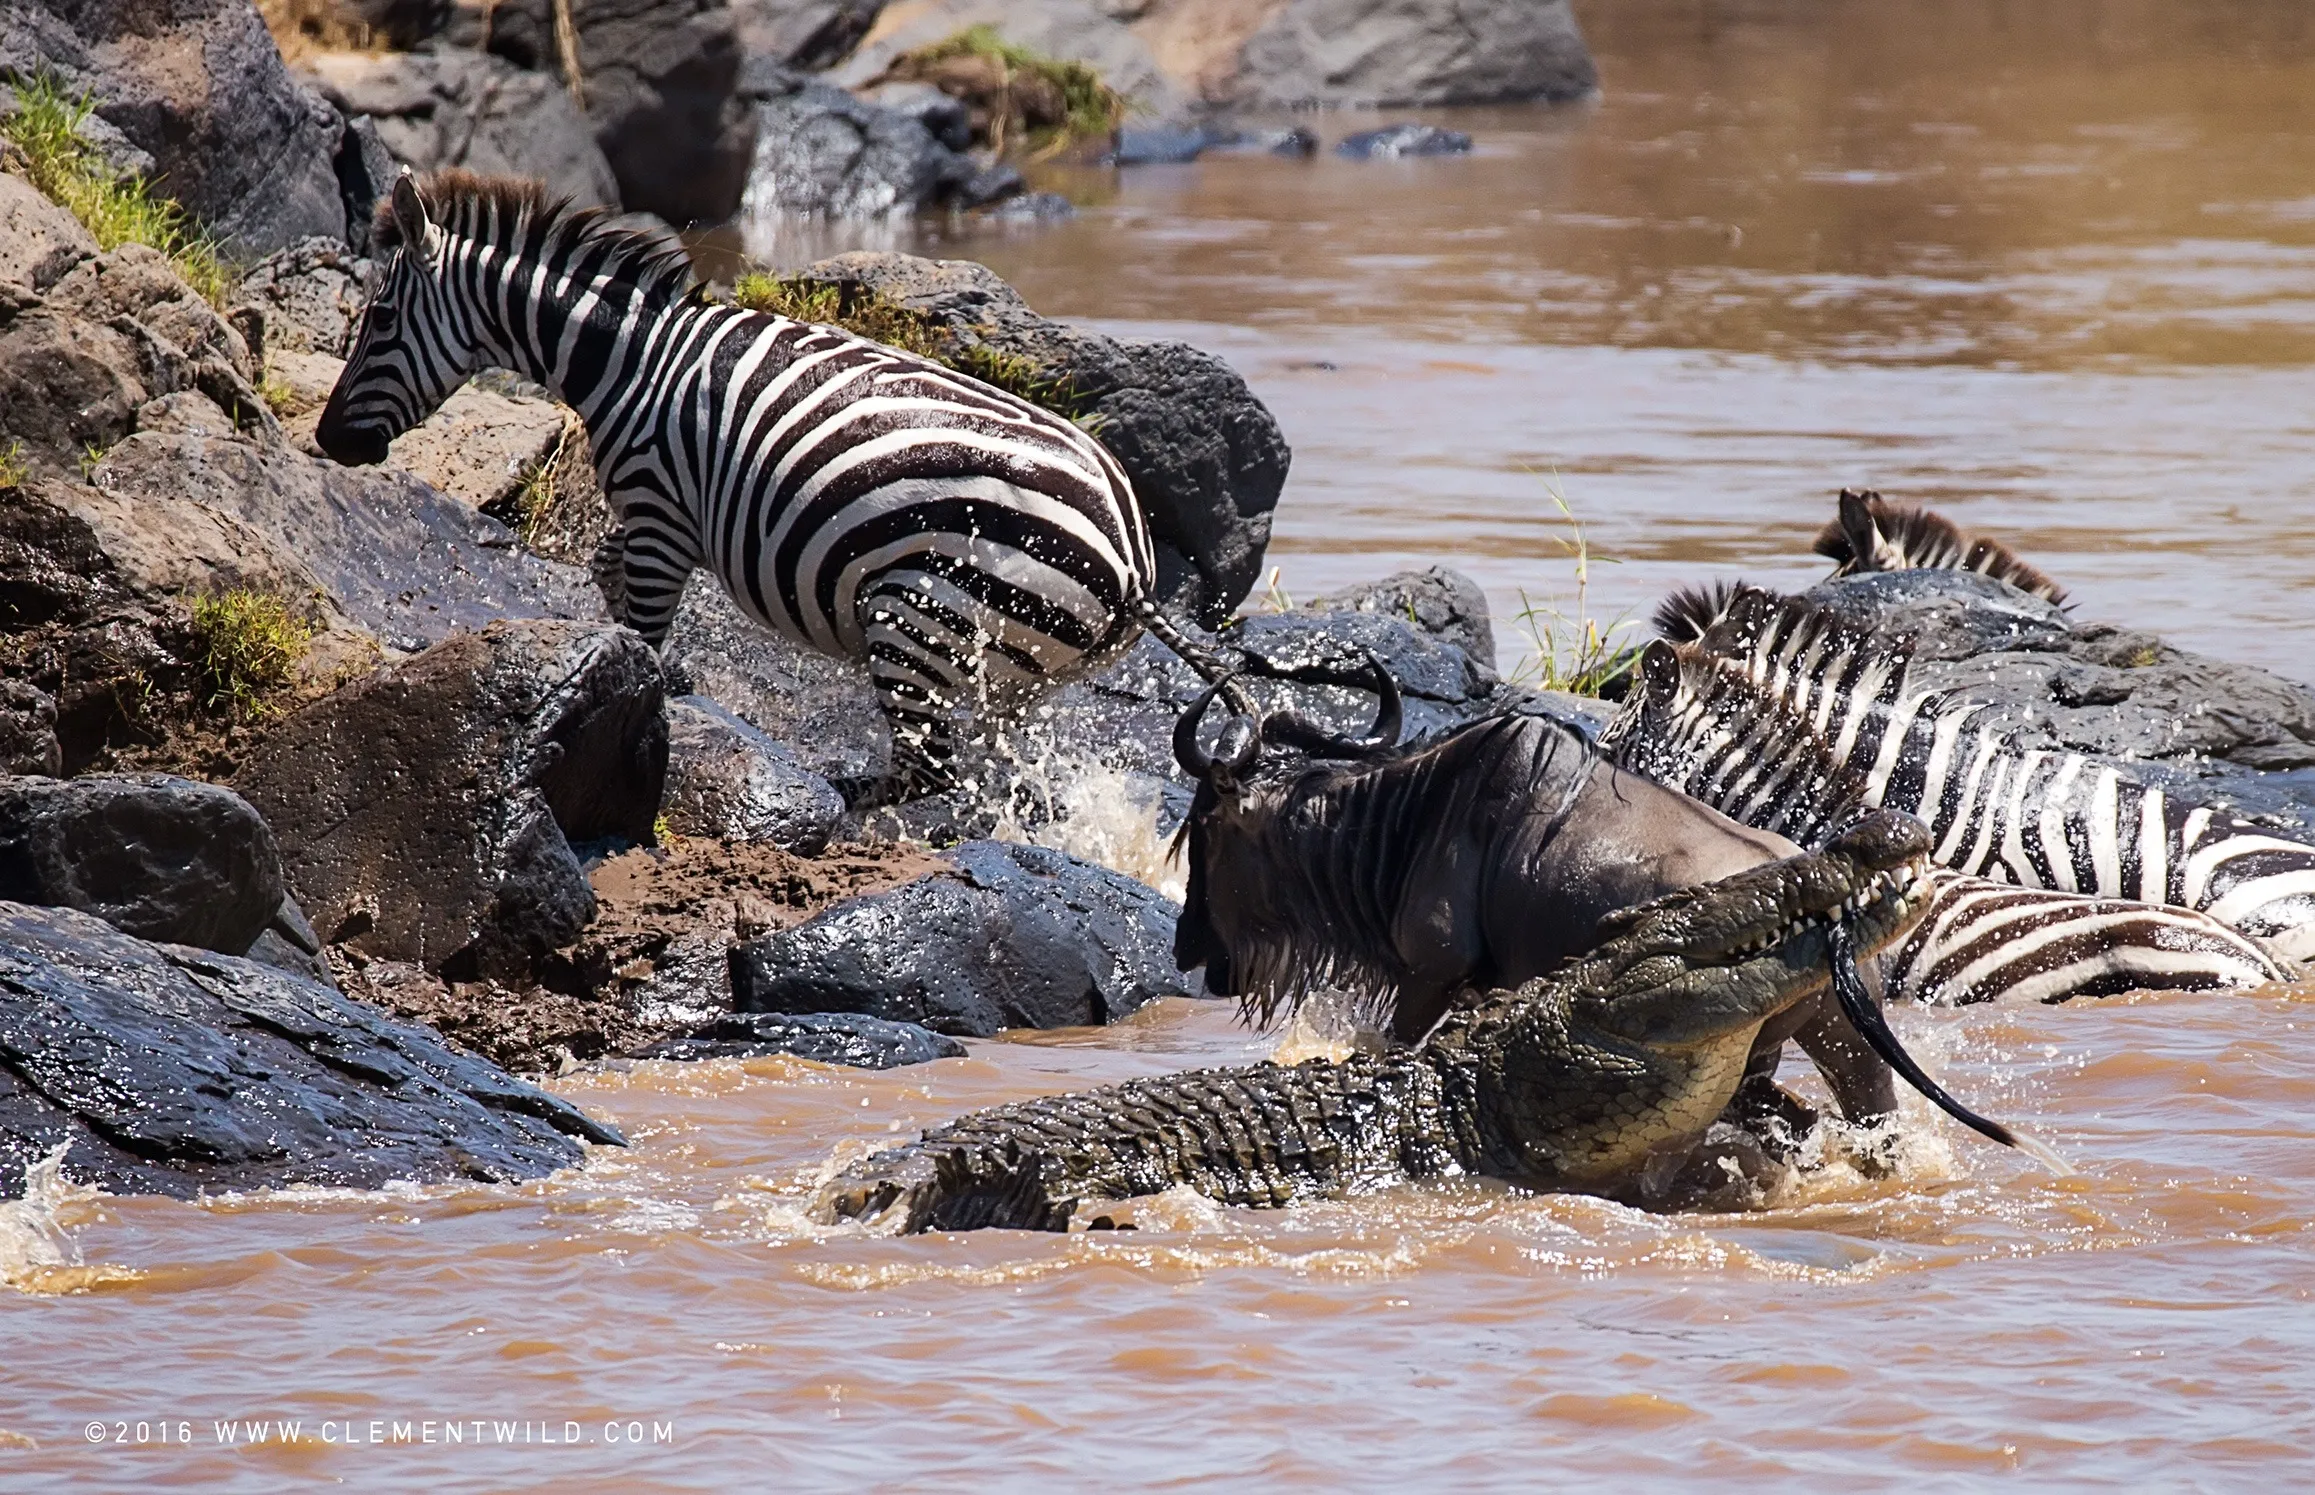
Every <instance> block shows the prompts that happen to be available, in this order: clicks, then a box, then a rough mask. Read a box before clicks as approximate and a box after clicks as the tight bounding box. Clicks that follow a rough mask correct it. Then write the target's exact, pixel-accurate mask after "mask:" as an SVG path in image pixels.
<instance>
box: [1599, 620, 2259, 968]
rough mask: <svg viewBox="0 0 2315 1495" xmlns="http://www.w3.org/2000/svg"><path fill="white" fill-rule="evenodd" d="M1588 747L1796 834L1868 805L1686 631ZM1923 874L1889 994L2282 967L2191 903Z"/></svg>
mask: <svg viewBox="0 0 2315 1495" xmlns="http://www.w3.org/2000/svg"><path fill="white" fill-rule="evenodd" d="M1723 600H1724V601H1725V600H1727V599H1723ZM1600 747H1601V749H1602V750H1603V751H1604V752H1606V753H1607V754H1608V756H1609V758H1610V759H1611V761H1613V762H1614V763H1615V764H1616V765H1617V766H1618V767H1619V768H1625V769H1629V770H1631V771H1632V772H1634V773H1638V774H1641V775H1643V776H1645V777H1647V778H1651V779H1654V780H1655V781H1656V782H1658V783H1660V784H1664V785H1666V786H1668V787H1670V788H1674V789H1678V790H1681V791H1682V792H1684V793H1686V794H1688V795H1690V796H1691V797H1693V798H1695V799H1700V800H1702V801H1703V802H1704V803H1706V804H1708V805H1711V806H1712V807H1713V808H1714V809H1716V810H1719V811H1720V812H1721V813H1722V814H1724V815H1727V816H1728V817H1729V818H1730V819H1732V820H1735V821H1738V822H1740V823H1741V824H1744V825H1749V826H1752V827H1753V828H1754V829H1756V830H1767V831H1775V832H1777V833H1778V834H1780V835H1783V836H1787V837H1789V838H1791V839H1792V840H1794V841H1796V842H1799V843H1801V844H1803V845H1810V846H1813V845H1817V844H1819V843H1821V842H1823V841H1824V840H1826V839H1827V838H1828V837H1830V836H1831V835H1833V834H1834V833H1835V832H1837V831H1839V830H1840V829H1841V828H1842V827H1843V826H1845V825H1847V824H1848V823H1849V822H1850V821H1851V820H1853V819H1854V818H1856V816H1858V815H1860V814H1862V813H1864V810H1865V808H1866V806H1865V799H1866V792H1865V789H1866V786H1865V784H1864V781H1863V780H1862V779H1860V778H1859V777H1858V776H1857V775H1856V774H1854V773H1852V772H1850V771H1848V770H1846V769H1844V768H1842V767H1841V766H1840V765H1839V764H1837V763H1836V762H1835V761H1834V760H1833V757H1832V755H1831V753H1829V752H1828V751H1827V750H1826V749H1825V747H1824V745H1823V743H1822V741H1821V740H1820V739H1819V738H1818V737H1817V735H1816V734H1815V732H1813V731H1811V730H1810V728H1809V727H1808V726H1807V725H1806V724H1804V723H1802V722H1800V721H1798V720H1797V719H1795V718H1794V716H1793V715H1792V713H1791V712H1789V711H1787V710H1785V709H1784V707H1783V706H1781V705H1779V704H1778V703H1777V702H1776V701H1775V700H1773V699H1771V698H1769V697H1768V695H1767V694H1766V693H1765V692H1764V691H1763V690H1762V689H1761V687H1759V686H1758V685H1756V684H1754V683H1753V681H1752V679H1751V677H1750V676H1748V675H1746V674H1744V673H1743V672H1742V671H1740V670H1735V669H1730V668H1727V667H1726V666H1725V663H1724V662H1723V661H1720V660H1717V659H1714V658H1713V657H1711V656H1710V655H1708V654H1706V653H1705V652H1704V651H1703V650H1702V649H1701V648H1699V647H1698V646H1696V645H1695V644H1693V643H1690V644H1685V645H1680V646H1677V647H1675V646H1674V645H1672V644H1670V643H1667V642H1664V641H1662V640H1659V641H1657V642H1656V643H1653V644H1650V645H1649V646H1648V648H1647V649H1646V650H1645V651H1644V652H1643V653H1642V656H1641V663H1640V670H1639V680H1638V685H1637V689H1635V690H1634V692H1633V693H1632V695H1630V696H1629V697H1627V698H1626V701H1625V704H1624V708H1623V710H1622V711H1621V712H1620V713H1619V714H1618V715H1617V717H1616V719H1615V720H1614V721H1613V722H1611V723H1610V724H1609V725H1608V727H1607V729H1606V730H1605V731H1604V732H1602V733H1601V734H1600ZM1928 881H1929V912H1928V914H1927V915H1926V916H1925V917H1924V918H1923V919H1922V921H1921V922H1920V923H1919V924H1918V925H1916V926H1915V927H1914V929H1913V932H1912V933H1911V934H1909V935H1907V936H1906V937H1905V939H1904V940H1903V941H1902V942H1900V943H1899V944H1897V945H1895V946H1893V947H1891V948H1890V949H1889V950H1887V951H1884V952H1883V953H1882V955H1881V957H1880V967H1881V980H1882V991H1883V992H1884V994H1885V995H1887V996H1889V997H1891V998H1898V999H1904V1000H1910V1001H1917V1002H1939V1003H1946V1004H1949V1005H1950V1004H1959V1003H1965V1002H1983V1001H1990V1000H1993V999H1995V998H1997V997H2000V998H2009V999H2012V1000H2033V1001H2044V1002H2062V1001H2065V1000H2067V999H2069V998H2072V997H2079V996H2102V995H2110V994H2112V993H2115V992H2123V991H2141V990H2165V991H2209V990H2218V989H2225V988H2237V987H2248V986H2258V985H2262V984H2264V983H2266V982H2269V981H2280V980H2283V979H2285V973H2284V971H2283V970H2282V969H2281V968H2280V967H2279V966H2278V965H2277V964H2276V963H2275V961H2274V960H2273V959H2272V958H2270V957H2269V955H2268V954H2267V952H2266V951H2265V950H2264V949H2262V948H2261V947H2260V945H2259V944H2258V942H2257V941H2255V940H2253V939H2251V938H2250V937H2248V936H2247V935H2244V934H2241V933H2239V932H2237V931H2236V930H2234V929H2233V928H2231V927H2229V926H2228V925H2226V924H2223V923H2221V922H2219V921H2218V920H2217V919H2214V918H2212V917H2211V916H2210V915H2208V914H2204V913H2198V912H2196V911H2194V910H2192V909H2184V908H2167V907H2163V906H2161V905H2159V904H2151V903H2141V902H2135V901H2131V900H2128V899H2122V898H2110V897H2097V896H2094V895H2091V894H2086V893H2067V892H2050V891H2045V890H2042V889H2036V888H2021V887H2016V886H2013V885H2011V884H2009V883H2005V882H2000V881H1996V880H1994V879H1991V878H1985V877H1973V876H1970V875H1968V874H1966V873H1962V872H1956V871H1954V870H1953V869H1952V868H1950V867H1935V868H1932V869H1931V870H1930V873H1929V879H1928Z"/></svg>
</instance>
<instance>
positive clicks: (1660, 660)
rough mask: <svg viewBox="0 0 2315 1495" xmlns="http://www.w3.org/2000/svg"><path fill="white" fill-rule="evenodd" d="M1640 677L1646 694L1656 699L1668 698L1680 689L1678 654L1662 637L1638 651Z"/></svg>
mask: <svg viewBox="0 0 2315 1495" xmlns="http://www.w3.org/2000/svg"><path fill="white" fill-rule="evenodd" d="M1640 678H1641V679H1642V680H1643V681H1645V682H1646V684H1647V690H1648V694H1649V695H1651V696H1654V697H1656V698H1657V699H1658V700H1666V701H1668V700H1670V699H1671V698H1672V697H1673V696H1675V695H1677V694H1679V691H1680V656H1679V654H1678V653H1676V652H1675V651H1674V650H1673V648H1672V646H1671V645H1670V644H1668V643H1666V642H1664V641H1663V640H1662V639H1657V640H1656V641H1655V642H1653V643H1651V644H1649V645H1648V647H1647V648H1645V649H1642V650H1641V651H1640Z"/></svg>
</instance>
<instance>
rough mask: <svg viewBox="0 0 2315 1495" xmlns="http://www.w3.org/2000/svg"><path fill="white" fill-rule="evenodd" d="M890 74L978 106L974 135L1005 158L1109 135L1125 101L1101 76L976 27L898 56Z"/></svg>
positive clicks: (974, 109)
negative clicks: (1007, 155) (1008, 155)
mask: <svg viewBox="0 0 2315 1495" xmlns="http://www.w3.org/2000/svg"><path fill="white" fill-rule="evenodd" d="M883 77H884V78H887V79H895V80H908V81H913V82H920V83H930V84H931V85H933V86H934V87H935V88H938V89H939V90H940V91H941V92H943V93H945V94H948V95H949V96H950V97H951V98H956V99H961V100H963V101H964V103H965V104H966V105H967V107H969V108H970V109H971V110H972V117H973V135H974V138H975V139H977V140H979V141H980V142H981V143H983V144H985V145H987V146H988V147H989V148H990V149H991V150H993V151H995V152H996V153H997V154H999V155H1005V154H1007V153H1011V154H1015V155H1021V156H1026V157H1028V158H1029V159H1031V160H1036V159H1039V158H1042V157H1047V156H1053V155H1057V154H1059V153H1060V152H1062V151H1065V150H1067V149H1068V148H1069V147H1071V146H1072V145H1076V144H1078V143H1080V142H1083V141H1089V140H1107V139H1108V138H1109V137H1110V136H1111V135H1112V134H1114V133H1115V132H1116V130H1117V127H1118V125H1119V124H1121V123H1123V122H1124V119H1125V113H1126V103H1125V99H1124V97H1123V96H1122V95H1120V94H1119V93H1118V92H1117V90H1115V89H1113V88H1111V87H1110V86H1109V85H1108V84H1107V83H1104V82H1102V81H1101V74H1099V73H1098V72H1095V71H1094V70H1093V69H1092V68H1090V67H1088V66H1086V65H1085V64H1084V63H1082V62H1063V61H1061V60H1060V59H1059V58H1055V57H1048V56H1046V55H1045V54H1044V53H1042V52H1036V51H1032V50H1031V49H1029V48H1027V47H1024V46H1020V45H1018V44H1017V43H1014V42H1009V41H1006V40H1005V39H1004V38H1003V37H1002V36H1000V35H998V34H997V29H996V28H995V27H994V26H972V27H968V28H967V29H965V30H963V31H960V32H958V33H957V34H956V35H954V36H952V37H949V38H947V39H946V40H944V41H937V42H934V43H933V44H932V45H931V46H929V47H919V48H917V49H916V50H915V51H913V52H907V53H903V54H902V55H901V56H899V57H896V58H894V59H893V60H892V64H891V66H889V67H887V68H886V69H885V70H884V73H883Z"/></svg>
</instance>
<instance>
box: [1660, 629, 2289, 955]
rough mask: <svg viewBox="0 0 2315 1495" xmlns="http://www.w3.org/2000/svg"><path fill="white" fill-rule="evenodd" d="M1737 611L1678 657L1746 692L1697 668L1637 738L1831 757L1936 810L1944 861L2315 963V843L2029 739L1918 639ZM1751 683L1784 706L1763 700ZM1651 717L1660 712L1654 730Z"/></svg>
mask: <svg viewBox="0 0 2315 1495" xmlns="http://www.w3.org/2000/svg"><path fill="white" fill-rule="evenodd" d="M1720 609H1721V612H1722V616H1721V618H1720V620H1719V621H1718V622H1716V623H1714V624H1713V625H1712V626H1711V627H1710V628H1709V629H1708V630H1706V631H1705V632H1704V634H1703V636H1702V637H1700V638H1699V639H1697V640H1696V641H1695V642H1694V643H1693V644H1689V645H1684V646H1681V648H1680V650H1679V651H1677V652H1678V653H1679V654H1683V655H1688V654H1692V655H1693V656H1694V658H1695V659H1697V660H1702V661H1706V662H1708V663H1709V666H1710V669H1711V670H1713V671H1717V672H1718V673H1719V674H1720V676H1722V677H1724V678H1726V679H1728V680H1730V681H1740V682H1742V686H1743V688H1742V689H1741V690H1737V689H1734V688H1733V687H1731V689H1732V691H1733V694H1727V695H1723V694H1720V693H1719V692H1717V691H1716V690H1715V688H1713V687H1712V686H1710V685H1709V684H1707V683H1705V682H1706V681H1707V679H1708V677H1707V676H1705V675H1698V674H1696V673H1695V671H1694V670H1691V671H1690V672H1689V678H1688V680H1687V681H1686V682H1685V683H1683V684H1680V685H1678V686H1677V687H1676V688H1675V690H1676V693H1675V695H1674V696H1673V697H1671V698H1670V701H1669V702H1655V703H1653V704H1651V703H1648V702H1643V701H1635V703H1634V704H1633V706H1632V707H1630V708H1628V711H1627V715H1629V716H1631V717H1632V718H1633V721H1632V724H1631V725H1630V726H1629V727H1626V728H1625V735H1626V736H1630V737H1648V738H1655V739H1661V740H1662V741H1664V742H1666V743H1672V742H1683V741H1685V742H1687V743H1688V744H1689V746H1688V748H1687V749H1685V750H1686V751H1690V752H1695V753H1699V754H1701V756H1702V757H1704V758H1706V759H1711V760H1713V761H1714V762H1717V761H1718V760H1717V758H1716V757H1715V755H1714V754H1713V753H1711V752H1710V751H1706V750H1705V749H1703V748H1702V746H1701V744H1702V743H1703V742H1704V741H1705V740H1706V739H1708V738H1714V737H1726V736H1731V735H1732V734H1733V735H1734V736H1740V737H1742V738H1743V739H1744V740H1745V741H1746V742H1747V743H1748V746H1747V748H1746V749H1745V751H1746V752H1747V753H1751V754H1757V755H1758V756H1759V759H1760V760H1761V761H1759V762H1754V763H1751V764H1750V765H1749V766H1748V768H1747V772H1748V773H1749V774H1750V775H1751V781H1753V782H1757V781H1759V780H1760V779H1761V777H1762V776H1764V775H1770V774H1773V773H1774V771H1775V765H1777V764H1781V763H1783V762H1786V761H1787V760H1789V758H1790V757H1791V756H1792V755H1793V754H1795V753H1800V752H1804V751H1813V752H1819V753H1822V754H1824V755H1825V756H1826V757H1827V758H1828V759H1829V760H1830V762H1831V763H1832V765H1833V766H1834V767H1835V768H1836V769H1837V770H1839V771H1840V772H1842V773H1843V774H1846V775H1851V776H1853V783H1854V790H1853V792H1854V793H1855V795H1856V796H1857V798H1858V800H1859V801H1860V802H1861V803H1863V804H1865V805H1869V806H1875V807H1886V808H1889V809H1895V810H1903V811H1906V812H1907V813H1909V814H1913V815H1916V816H1918V817H1920V818H1921V820H1923V821H1924V822H1925V823H1927V824H1928V826H1929V828H1930V831H1931V834H1932V836H1933V838H1934V841H1935V846H1934V850H1933V853H1932V855H1933V857H1934V859H1935V860H1936V861H1937V862H1938V863H1939V864H1940V865H1943V866H1947V867H1950V868H1953V869H1954V870H1956V871H1959V872H1968V873H1974V874H1977V875H1980V876H1983V877H1986V878H1989V879H1991V880H1993V881H1996V882H2003V883H2009V884H2012V885H2015V886H2018V887H2024V888H2043V889H2049V890H2052V891H2055V892H2061V893H2080V894H2085V895H2093V896H2097V897H2105V898H2122V899H2129V900H2133V901H2137V902H2143V903H2152V904H2167V905H2170V906H2172V907H2175V908H2183V909H2194V910H2199V911H2201V912H2203V913H2207V914H2209V915H2210V916H2211V917H2212V918H2214V919H2216V920H2218V921H2219V922H2220V923H2222V924H2225V925H2227V926H2229V927H2231V928H2233V929H2236V930H2239V931H2241V932H2243V933H2245V934H2249V935H2252V936H2254V937H2256V938H2257V939H2259V940H2260V941H2261V942H2262V943H2263V944H2264V945H2265V946H2266V948H2267V949H2268V950H2270V951H2272V952H2273V953H2275V954H2277V955H2280V956H2282V957H2283V958H2284V959H2286V960H2288V961H2291V962H2306V961H2308V960H2310V959H2315V845H2310V844H2308V843H2306V842H2302V841H2297V840H2293V839H2291V838H2289V837H2286V836H2282V835H2278V834H2276V833H2275V832H2273V831H2270V830H2268V829H2267V828H2266V827H2263V826H2260V825H2257V824H2255V823H2253V822H2251V821H2249V820H2246V819H2244V818H2243V817H2241V816H2239V815H2236V814H2234V813H2233V812H2231V811H2228V810H2226V809H2223V808H2219V807H2215V806H2210V805H2201V804H2195V803H2192V802H2190V801H2187V800H2184V799H2181V798H2179V797H2177V796H2176V795H2173V794H2170V793H2166V792H2165V791H2163V790H2161V789H2158V788H2155V787H2154V786H2152V785H2149V784H2146V783H2144V782H2142V781H2140V780H2138V779H2136V778H2134V777H2132V776H2131V775H2129V774H2127V773H2125V772H2123V771H2122V770H2121V769H2118V768H2116V767H2114V766H2113V765H2112V764H2108V763H2102V762H2099V761H2097V760H2095V759H2091V758H2087V757H2084V756H2083V755H2081V754H2078V753H2071V752H2062V751H2052V750H2047V749H2040V748H2026V747H2020V746H2017V745H2015V744H2014V743H2013V742H2012V741H2011V740H2010V738H2009V736H2008V735H2007V733H2006V732H2005V730H2004V726H2005V724H2004V723H2003V722H2002V721H2001V720H2000V719H1999V716H1998V713H1996V712H1995V711H1994V710H1993V709H1992V708H1990V707H1987V706H1985V705H1983V704H1982V703H1977V702H1972V701H1969V700H1966V699H1963V698H1961V697H1959V696H1957V695H1955V694H1953V693H1951V692H1944V691H1917V690H1911V689H1909V688H1908V686H1907V674H1908V671H1909V667H1910V663H1911V659H1910V650H1909V648H1908V646H1907V643H1906V641H1905V640H1904V639H1902V638H1892V637H1889V636H1885V635H1880V634H1869V633H1864V632H1860V631H1858V630H1856V629H1854V628H1852V627H1850V626H1848V625H1846V624H1844V623H1843V622H1841V621H1840V620H1839V619H1837V618H1835V617H1834V616H1833V615H1831V614H1829V613H1826V612H1824V611H1823V610H1821V609H1818V608H1816V607H1813V606H1811V605H1809V604H1807V603H1805V602H1803V601H1801V600H1799V599H1797V598H1780V597H1778V596H1776V595H1775V594H1773V593H1768V592H1762V591H1759V590H1756V589H1745V590H1741V591H1738V592H1735V593H1732V594H1730V595H1729V596H1728V597H1726V598H1724V599H1721V602H1720ZM1656 647H1658V646H1651V650H1652V651H1653V650H1654V649H1655V648H1656ZM1662 647H1664V648H1666V649H1670V648H1671V646H1669V645H1665V646H1662ZM1670 657H1671V656H1667V659H1669V658H1670ZM1674 668H1676V666H1674ZM1646 694H1650V695H1652V694H1654V692H1652V691H1651V692H1647V693H1646ZM1745 696H1751V697H1753V698H1755V699H1756V700H1757V701H1758V702H1760V703H1764V707H1773V708H1774V710H1775V713H1776V714H1774V715H1767V714H1762V712H1761V711H1757V710H1751V709H1749V708H1747V707H1746V706H1745V705H1744V704H1743V700H1742V698H1743V697H1745ZM1673 703H1676V704H1673ZM1644 712H1653V716H1652V718H1651V721H1650V723H1649V724H1647V725H1643V724H1642V723H1641V721H1640V720H1639V718H1640V716H1641V715H1642V713H1644ZM1794 723H1797V724H1798V727H1797V729H1796V727H1795V726H1794V725H1793V724H1794ZM1804 739H1805V740H1804ZM1733 771H1734V770H1733V769H1731V768H1728V767H1726V766H1725V765H1724V766H1720V767H1715V768H1713V769H1712V770H1711V772H1713V773H1716V774H1725V773H1730V772H1733ZM1700 797H1705V798H1707V799H1708V802H1709V796H1708V795H1706V796H1700ZM1723 808H1724V810H1725V809H1726V807H1725V806H1724V807H1723ZM1728 813H1731V814H1736V812H1735V811H1732V810H1731V811H1728ZM1754 813H1757V812H1754ZM1786 813H1787V814H1791V813H1793V812H1792V811H1790V810H1789V809H1788V810H1787V811H1786ZM1737 818H1740V819H1741V818H1743V816H1742V815H1738V816H1737Z"/></svg>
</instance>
